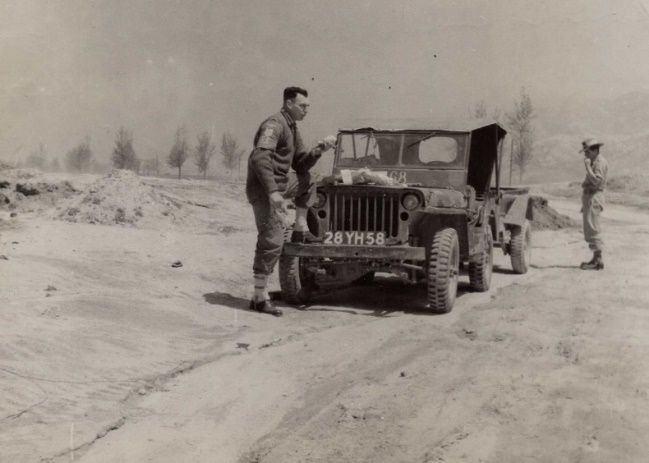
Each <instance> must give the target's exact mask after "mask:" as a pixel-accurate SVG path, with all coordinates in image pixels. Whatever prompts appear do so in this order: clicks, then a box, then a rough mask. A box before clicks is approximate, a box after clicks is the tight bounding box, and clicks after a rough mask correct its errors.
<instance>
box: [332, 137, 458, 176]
mask: <svg viewBox="0 0 649 463" xmlns="http://www.w3.org/2000/svg"><path fill="white" fill-rule="evenodd" d="M466 139H467V137H466V135H465V134H459V133H448V132H436V131H427V132H408V133H395V132H381V131H373V130H368V131H367V132H364V131H355V132H341V133H340V136H339V139H338V151H337V153H336V166H337V167H357V168H361V167H370V168H371V167H374V166H378V167H407V168H431V167H432V168H443V169H444V168H451V169H453V168H462V167H463V166H464V155H465V141H466Z"/></svg>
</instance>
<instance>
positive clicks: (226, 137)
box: [221, 132, 245, 173]
mask: <svg viewBox="0 0 649 463" xmlns="http://www.w3.org/2000/svg"><path fill="white" fill-rule="evenodd" d="M244 152H245V150H244V149H243V148H240V147H239V142H238V141H237V139H236V138H235V137H234V135H232V134H231V133H230V132H225V133H224V134H223V136H222V137H221V154H222V155H223V165H224V166H225V168H226V169H228V170H229V171H230V173H232V171H234V169H235V168H238V167H239V164H240V162H241V156H243V153H244Z"/></svg>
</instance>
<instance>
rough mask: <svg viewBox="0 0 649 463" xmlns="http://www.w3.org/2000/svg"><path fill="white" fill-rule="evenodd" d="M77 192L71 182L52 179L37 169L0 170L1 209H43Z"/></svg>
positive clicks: (27, 210) (31, 210) (17, 210)
mask: <svg viewBox="0 0 649 463" xmlns="http://www.w3.org/2000/svg"><path fill="white" fill-rule="evenodd" d="M76 193H77V189H76V188H75V187H74V186H72V184H71V183H70V182H68V181H51V180H50V179H47V178H45V177H44V176H43V174H42V173H41V172H40V171H37V170H33V169H5V170H0V209H5V210H9V211H16V212H33V211H35V210H37V211H42V210H45V209H47V208H51V207H52V206H54V205H55V204H56V203H57V202H58V201H60V200H62V199H65V198H68V197H70V196H73V195H74V194H76Z"/></svg>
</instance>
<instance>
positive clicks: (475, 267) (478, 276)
mask: <svg viewBox="0 0 649 463" xmlns="http://www.w3.org/2000/svg"><path fill="white" fill-rule="evenodd" d="M493 257H494V241H493V237H492V236H491V227H490V226H489V225H487V226H486V227H485V236H484V249H483V250H482V252H481V253H480V256H479V257H478V259H476V260H475V261H473V262H469V282H470V283H471V289H473V290H474V291H478V292H484V291H488V290H489V285H490V284H491V274H492V270H493Z"/></svg>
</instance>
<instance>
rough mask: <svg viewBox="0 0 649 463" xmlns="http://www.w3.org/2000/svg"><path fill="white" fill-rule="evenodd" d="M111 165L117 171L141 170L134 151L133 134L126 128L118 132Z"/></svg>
mask: <svg viewBox="0 0 649 463" xmlns="http://www.w3.org/2000/svg"><path fill="white" fill-rule="evenodd" d="M111 163H112V165H113V167H115V168H116V169H129V170H132V171H137V170H139V169H138V167H139V164H140V162H139V160H138V158H137V155H136V154H135V150H134V149H133V132H131V131H129V130H127V129H125V128H124V127H120V129H119V131H118V132H117V137H116V138H115V148H114V149H113V154H112V156H111Z"/></svg>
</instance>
